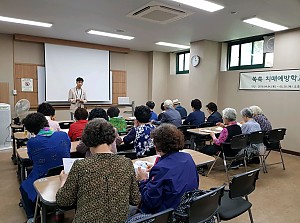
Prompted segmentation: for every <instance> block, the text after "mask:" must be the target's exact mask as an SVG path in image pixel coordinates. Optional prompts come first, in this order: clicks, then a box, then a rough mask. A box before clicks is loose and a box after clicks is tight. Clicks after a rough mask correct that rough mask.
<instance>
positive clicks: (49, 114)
mask: <svg viewBox="0 0 300 223" xmlns="http://www.w3.org/2000/svg"><path fill="white" fill-rule="evenodd" d="M37 112H39V113H42V114H43V115H45V117H46V119H47V120H48V123H49V127H50V128H52V129H53V130H54V131H60V127H59V124H58V122H57V121H55V109H54V108H53V107H52V105H51V104H49V103H46V102H44V103H42V104H39V107H38V109H37Z"/></svg>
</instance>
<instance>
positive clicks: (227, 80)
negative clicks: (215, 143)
mask: <svg viewBox="0 0 300 223" xmlns="http://www.w3.org/2000/svg"><path fill="white" fill-rule="evenodd" d="M299 58H300V30H296V31H291V32H284V33H278V34H276V35H275V49H274V67H273V69H291V68H296V69H299V66H300V59H299ZM260 70H263V69H260ZM265 70H266V69H265ZM238 84H239V71H227V72H220V76H219V92H218V105H219V107H220V110H222V109H223V108H225V107H233V108H235V109H236V110H237V112H238V113H239V112H240V110H241V109H242V108H244V107H248V106H250V105H258V106H260V107H261V108H262V109H263V111H264V113H265V115H266V116H267V117H268V119H269V120H270V121H271V123H272V125H273V128H279V127H285V128H287V135H286V138H285V140H284V142H283V146H284V148H285V149H288V150H292V151H297V152H300V146H299V145H300V138H299V134H298V131H299V128H300V124H299V123H300V122H299V120H300V119H299V118H298V117H299V110H300V100H299V97H300V92H299V91H297V92H294V91H250V90H248V91H247V90H238ZM238 117H239V119H241V116H240V115H238Z"/></svg>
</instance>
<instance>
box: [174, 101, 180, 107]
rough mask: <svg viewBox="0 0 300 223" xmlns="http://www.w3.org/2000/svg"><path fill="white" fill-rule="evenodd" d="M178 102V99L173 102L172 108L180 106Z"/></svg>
mask: <svg viewBox="0 0 300 223" xmlns="http://www.w3.org/2000/svg"><path fill="white" fill-rule="evenodd" d="M180 103H181V102H180V101H179V100H178V99H174V100H173V106H174V107H175V108H176V107H177V106H178V105H180Z"/></svg>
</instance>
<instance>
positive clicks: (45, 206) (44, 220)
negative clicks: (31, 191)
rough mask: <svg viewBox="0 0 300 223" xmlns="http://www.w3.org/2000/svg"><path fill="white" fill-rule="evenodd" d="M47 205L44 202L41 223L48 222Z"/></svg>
mask: <svg viewBox="0 0 300 223" xmlns="http://www.w3.org/2000/svg"><path fill="white" fill-rule="evenodd" d="M46 209H47V205H45V204H44V203H43V202H42V213H41V223H46V222H47V210H46Z"/></svg>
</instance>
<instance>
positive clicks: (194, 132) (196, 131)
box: [187, 126, 223, 149]
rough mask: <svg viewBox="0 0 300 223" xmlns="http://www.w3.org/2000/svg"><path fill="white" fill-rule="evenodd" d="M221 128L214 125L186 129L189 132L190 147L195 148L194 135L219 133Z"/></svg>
mask: <svg viewBox="0 0 300 223" xmlns="http://www.w3.org/2000/svg"><path fill="white" fill-rule="evenodd" d="M222 130H223V128H222V127H218V126H214V127H206V128H196V129H188V130H187V132H188V133H190V134H191V148H192V149H194V148H195V137H196V136H197V135H200V136H210V133H211V132H213V133H215V134H219V133H220V132H221V131H222Z"/></svg>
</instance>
